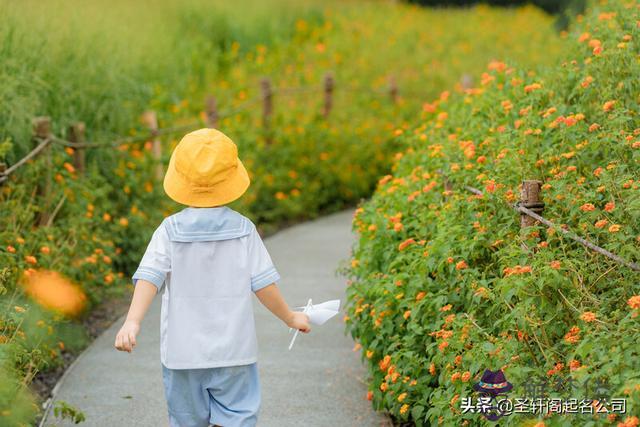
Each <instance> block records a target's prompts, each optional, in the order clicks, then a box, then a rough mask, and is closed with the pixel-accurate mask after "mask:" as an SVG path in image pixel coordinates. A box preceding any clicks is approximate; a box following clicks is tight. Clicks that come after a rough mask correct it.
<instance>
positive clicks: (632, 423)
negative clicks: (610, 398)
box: [618, 416, 640, 427]
mask: <svg viewBox="0 0 640 427" xmlns="http://www.w3.org/2000/svg"><path fill="white" fill-rule="evenodd" d="M639 425H640V419H638V417H635V416H633V417H627V418H625V419H624V421H623V422H621V423H618V427H638V426H639Z"/></svg>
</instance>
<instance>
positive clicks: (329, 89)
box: [322, 73, 335, 119]
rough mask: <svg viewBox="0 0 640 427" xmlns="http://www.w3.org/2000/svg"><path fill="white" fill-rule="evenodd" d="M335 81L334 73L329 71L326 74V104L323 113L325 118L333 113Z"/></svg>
mask: <svg viewBox="0 0 640 427" xmlns="http://www.w3.org/2000/svg"><path fill="white" fill-rule="evenodd" d="M334 84H335V81H334V79H333V74H331V73H327V74H325V76H324V106H323V109H322V115H323V116H324V118H325V119H326V118H328V117H329V114H330V113H331V108H332V107H333V88H334Z"/></svg>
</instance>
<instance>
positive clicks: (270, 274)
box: [251, 267, 280, 292]
mask: <svg viewBox="0 0 640 427" xmlns="http://www.w3.org/2000/svg"><path fill="white" fill-rule="evenodd" d="M278 280H280V274H278V272H277V271H276V268H275V267H271V268H269V269H267V270H265V271H263V272H262V273H260V274H258V275H257V276H255V277H252V278H251V290H252V291H253V292H256V291H258V290H260V289H262V288H264V287H265V286H267V285H270V284H272V283H274V282H277V281H278Z"/></svg>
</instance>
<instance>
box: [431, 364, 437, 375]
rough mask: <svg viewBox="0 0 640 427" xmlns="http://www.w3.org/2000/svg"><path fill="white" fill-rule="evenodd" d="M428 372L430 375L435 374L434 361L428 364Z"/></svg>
mask: <svg viewBox="0 0 640 427" xmlns="http://www.w3.org/2000/svg"><path fill="white" fill-rule="evenodd" d="M429 373H430V374H431V375H435V374H436V365H435V363H432V364H431V365H429Z"/></svg>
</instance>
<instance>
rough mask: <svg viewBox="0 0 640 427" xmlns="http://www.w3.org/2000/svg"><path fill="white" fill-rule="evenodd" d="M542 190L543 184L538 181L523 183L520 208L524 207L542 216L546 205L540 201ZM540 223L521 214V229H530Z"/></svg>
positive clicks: (531, 180)
mask: <svg viewBox="0 0 640 427" xmlns="http://www.w3.org/2000/svg"><path fill="white" fill-rule="evenodd" d="M541 188H542V182H541V181H538V180H533V179H530V180H525V181H522V189H521V191H520V206H524V207H525V208H528V209H530V210H532V211H533V212H535V213H537V214H538V215H542V211H543V210H544V203H542V201H541V200H540V189H541ZM537 223H538V221H536V220H535V219H533V218H531V217H530V216H529V215H527V214H524V213H521V214H520V228H526V227H530V226H532V225H536V224H537Z"/></svg>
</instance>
